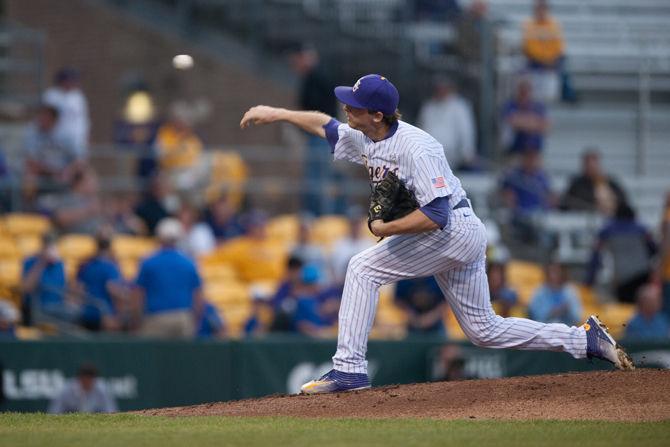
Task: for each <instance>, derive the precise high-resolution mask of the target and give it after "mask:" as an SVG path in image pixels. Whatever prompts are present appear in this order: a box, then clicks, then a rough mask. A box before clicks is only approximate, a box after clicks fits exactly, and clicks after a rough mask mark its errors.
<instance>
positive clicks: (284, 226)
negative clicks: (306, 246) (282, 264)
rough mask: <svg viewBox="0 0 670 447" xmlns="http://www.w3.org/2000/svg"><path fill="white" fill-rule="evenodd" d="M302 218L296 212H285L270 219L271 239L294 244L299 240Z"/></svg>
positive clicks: (269, 233)
mask: <svg viewBox="0 0 670 447" xmlns="http://www.w3.org/2000/svg"><path fill="white" fill-rule="evenodd" d="M299 228H300V220H299V218H298V216H296V215H295V214H283V215H281V216H277V217H274V218H272V219H270V221H269V222H268V225H267V235H268V238H270V239H275V240H278V241H281V242H283V243H285V244H289V245H290V244H294V243H295V242H296V241H297V240H298V231H299Z"/></svg>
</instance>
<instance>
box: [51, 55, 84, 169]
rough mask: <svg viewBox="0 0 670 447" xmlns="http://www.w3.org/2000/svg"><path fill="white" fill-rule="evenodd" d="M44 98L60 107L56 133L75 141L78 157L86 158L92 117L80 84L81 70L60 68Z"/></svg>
mask: <svg viewBox="0 0 670 447" xmlns="http://www.w3.org/2000/svg"><path fill="white" fill-rule="evenodd" d="M42 100H43V101H44V103H45V104H49V105H50V106H53V107H55V108H56V109H58V124H57V129H56V133H57V134H58V135H60V136H61V137H63V138H64V139H66V140H67V141H71V142H72V143H73V145H74V148H75V151H76V153H77V157H78V158H81V159H86V157H87V153H88V143H89V129H90V119H89V115H88V103H87V101H86V96H84V92H83V91H82V90H81V87H80V85H79V72H77V70H74V69H73V68H62V69H60V70H59V71H58V72H57V73H56V75H55V76H54V85H53V86H51V87H49V88H48V89H47V90H46V91H45V92H44V96H43V98H42Z"/></svg>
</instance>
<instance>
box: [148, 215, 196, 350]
mask: <svg viewBox="0 0 670 447" xmlns="http://www.w3.org/2000/svg"><path fill="white" fill-rule="evenodd" d="M156 233H157V235H158V239H159V240H160V242H161V248H160V249H159V250H158V251H157V252H156V253H154V254H153V255H152V256H151V257H149V258H147V259H146V260H145V261H144V262H142V265H141V266H140V272H139V274H138V276H137V280H136V281H135V284H136V285H137V295H138V297H139V299H140V300H142V301H143V306H142V308H143V312H144V318H143V321H142V327H141V331H140V332H141V334H142V335H146V336H149V337H161V338H183V337H193V336H194V335H195V327H196V326H195V325H196V321H197V319H198V317H199V315H200V313H201V311H202V303H203V297H202V281H201V279H200V275H199V274H198V271H197V269H196V266H195V263H194V262H193V261H192V260H191V259H190V258H189V257H187V256H186V255H185V254H183V253H181V252H180V251H179V250H178V249H177V243H178V241H179V240H180V239H181V237H182V236H183V233H184V230H183V228H182V226H181V223H180V222H179V221H178V220H177V219H174V218H171V217H168V218H165V219H163V220H161V221H160V222H159V223H158V227H157V230H156Z"/></svg>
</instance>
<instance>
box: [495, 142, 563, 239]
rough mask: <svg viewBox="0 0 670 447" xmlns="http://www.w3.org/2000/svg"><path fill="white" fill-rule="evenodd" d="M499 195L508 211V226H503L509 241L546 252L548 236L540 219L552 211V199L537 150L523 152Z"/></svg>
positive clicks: (553, 198) (546, 176)
mask: <svg viewBox="0 0 670 447" xmlns="http://www.w3.org/2000/svg"><path fill="white" fill-rule="evenodd" d="M501 191H502V199H503V203H504V206H505V207H506V208H507V209H508V210H509V211H511V221H510V222H509V223H510V225H507V226H506V227H507V230H508V232H509V235H510V237H511V238H512V239H513V240H515V241H520V242H523V243H526V244H540V245H541V246H542V247H544V248H548V247H549V246H550V243H551V241H550V236H549V235H548V234H547V233H546V232H545V231H544V230H543V229H542V227H541V223H540V221H539V217H540V216H541V215H542V213H544V212H545V211H546V210H548V209H551V208H552V207H553V205H554V202H555V197H554V194H553V193H552V191H551V185H550V181H549V175H548V174H547V172H546V171H545V170H544V168H543V166H542V154H541V153H540V152H539V151H537V150H525V151H523V152H522V154H521V160H520V165H519V166H518V167H515V168H512V169H511V170H510V171H509V172H508V173H507V175H506V176H505V177H504V178H503V181H502V186H501Z"/></svg>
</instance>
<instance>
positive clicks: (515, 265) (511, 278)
mask: <svg viewBox="0 0 670 447" xmlns="http://www.w3.org/2000/svg"><path fill="white" fill-rule="evenodd" d="M543 282H544V272H543V270H542V267H540V266H539V265H537V264H534V263H532V262H525V261H510V262H509V263H508V264H507V284H508V285H509V286H510V287H511V288H512V289H514V290H516V291H517V293H518V294H519V304H521V305H524V306H528V303H529V302H530V299H531V297H532V295H533V292H534V291H535V289H537V288H538V287H539V286H540V285H542V283H543Z"/></svg>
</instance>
